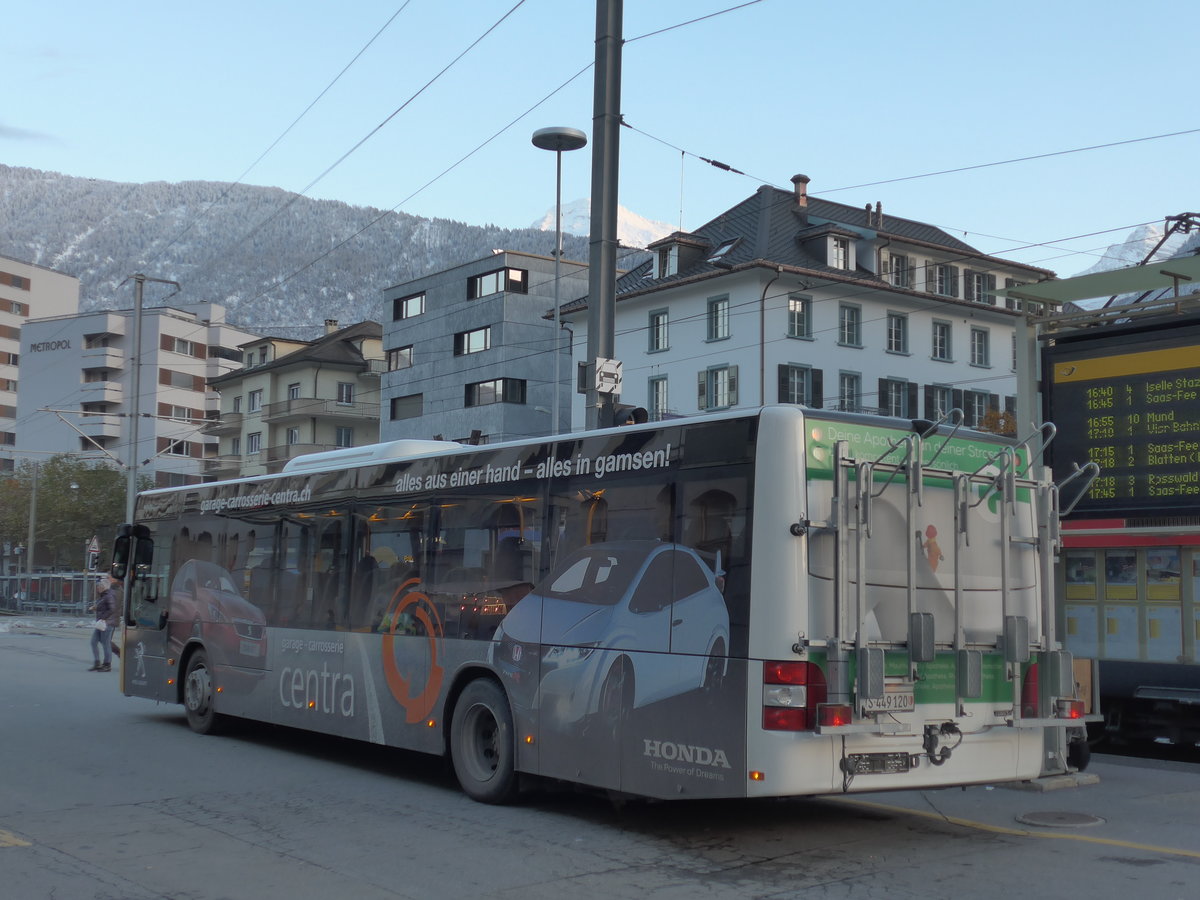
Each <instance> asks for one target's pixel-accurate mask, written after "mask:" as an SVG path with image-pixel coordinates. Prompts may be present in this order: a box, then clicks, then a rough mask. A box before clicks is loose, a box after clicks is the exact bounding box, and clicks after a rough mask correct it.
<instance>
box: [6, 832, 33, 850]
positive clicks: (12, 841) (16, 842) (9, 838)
mask: <svg viewBox="0 0 1200 900" xmlns="http://www.w3.org/2000/svg"><path fill="white" fill-rule="evenodd" d="M32 846H33V845H32V844H30V843H29V841H23V840H21V839H20V838H19V837H17V836H16V835H15V834H13V833H12V832H11V831H5V830H4V829H3V828H0V847H32Z"/></svg>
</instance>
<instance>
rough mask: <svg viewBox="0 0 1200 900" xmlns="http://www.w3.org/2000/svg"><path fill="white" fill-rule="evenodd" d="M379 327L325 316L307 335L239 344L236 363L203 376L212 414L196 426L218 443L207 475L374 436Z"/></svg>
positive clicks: (261, 469) (277, 465) (229, 473)
mask: <svg viewBox="0 0 1200 900" xmlns="http://www.w3.org/2000/svg"><path fill="white" fill-rule="evenodd" d="M382 335H383V327H382V326H381V325H380V324H379V323H378V322H359V323H358V324H356V325H350V326H347V327H346V328H339V327H338V323H337V321H336V320H335V319H328V320H326V322H325V334H324V335H323V336H322V337H320V338H318V339H317V340H315V341H296V340H290V339H287V338H277V337H260V338H255V339H254V340H252V341H248V342H246V343H245V344H243V345H242V346H241V347H239V354H238V355H239V359H240V360H241V363H242V364H241V365H240V366H239V367H238V368H237V369H236V370H234V371H230V372H228V373H225V374H223V375H221V376H219V377H216V378H212V379H210V380H209V386H210V387H211V388H212V389H213V390H215V391H217V392H218V393H219V394H220V414H219V416H218V417H217V418H216V419H215V420H214V421H212V422H209V423H208V424H207V426H206V427H205V429H204V432H205V434H207V435H209V436H211V437H214V438H216V439H217V441H218V442H219V449H218V452H217V454H216V456H215V457H214V458H212V459H210V460H208V461H207V468H206V472H207V474H208V475H210V476H212V477H215V478H232V477H236V476H241V475H262V474H268V473H275V472H279V471H280V470H281V469H282V468H283V467H284V465H286V464H287V462H288V460H290V459H292V458H294V457H296V456H300V455H302V454H305V453H316V452H318V451H321V450H332V449H335V448H338V447H359V446H362V445H364V444H373V443H375V442H377V441H378V440H379V379H380V376H381V374H382V373H383V366H384V354H383V341H382Z"/></svg>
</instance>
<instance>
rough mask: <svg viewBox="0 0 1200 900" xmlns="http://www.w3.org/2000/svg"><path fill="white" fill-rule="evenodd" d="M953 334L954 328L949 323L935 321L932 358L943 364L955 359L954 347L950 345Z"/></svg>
mask: <svg viewBox="0 0 1200 900" xmlns="http://www.w3.org/2000/svg"><path fill="white" fill-rule="evenodd" d="M952 334H953V331H952V327H951V325H950V323H949V322H942V321H940V320H937V319H935V320H934V322H933V350H932V352H931V353H930V356H931V357H933V358H934V359H937V360H941V361H942V362H950V361H952V360H953V359H954V354H953V347H952V345H951V343H950V337H951V335H952Z"/></svg>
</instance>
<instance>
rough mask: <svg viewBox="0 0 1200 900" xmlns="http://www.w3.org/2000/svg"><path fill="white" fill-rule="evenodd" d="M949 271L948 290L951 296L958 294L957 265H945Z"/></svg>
mask: <svg viewBox="0 0 1200 900" xmlns="http://www.w3.org/2000/svg"><path fill="white" fill-rule="evenodd" d="M946 268H947V269H948V270H949V271H950V291H949V295H950V296H951V297H957V296H958V266H946Z"/></svg>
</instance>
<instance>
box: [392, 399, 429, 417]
mask: <svg viewBox="0 0 1200 900" xmlns="http://www.w3.org/2000/svg"><path fill="white" fill-rule="evenodd" d="M423 400H424V395H423V394H408V395H407V396H405V397H393V398H392V419H393V421H394V420H396V419H415V418H416V417H417V416H419V415H421V405H422V402H423Z"/></svg>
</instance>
